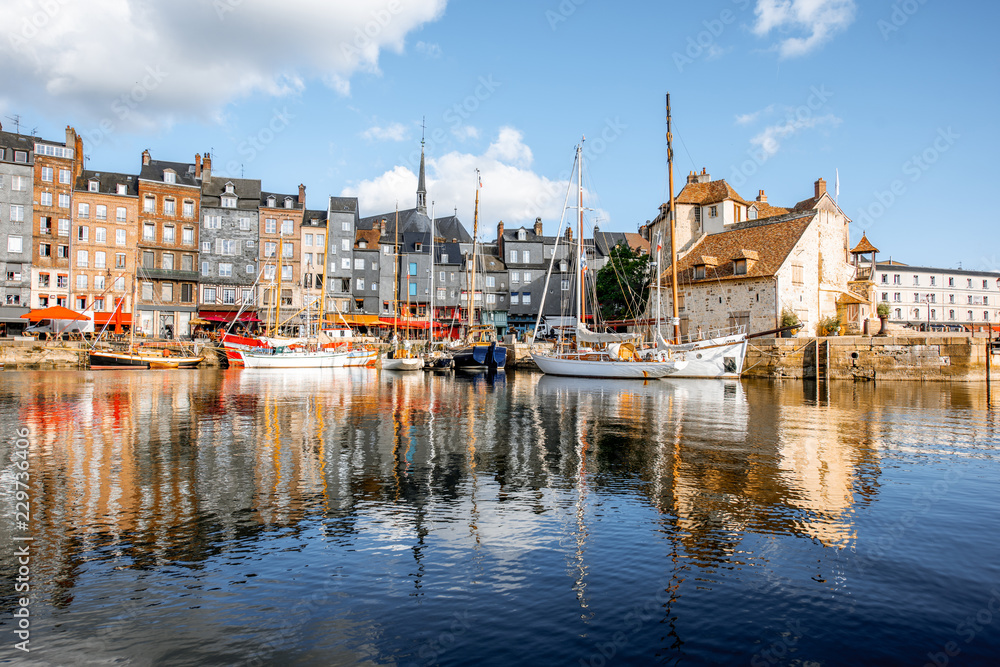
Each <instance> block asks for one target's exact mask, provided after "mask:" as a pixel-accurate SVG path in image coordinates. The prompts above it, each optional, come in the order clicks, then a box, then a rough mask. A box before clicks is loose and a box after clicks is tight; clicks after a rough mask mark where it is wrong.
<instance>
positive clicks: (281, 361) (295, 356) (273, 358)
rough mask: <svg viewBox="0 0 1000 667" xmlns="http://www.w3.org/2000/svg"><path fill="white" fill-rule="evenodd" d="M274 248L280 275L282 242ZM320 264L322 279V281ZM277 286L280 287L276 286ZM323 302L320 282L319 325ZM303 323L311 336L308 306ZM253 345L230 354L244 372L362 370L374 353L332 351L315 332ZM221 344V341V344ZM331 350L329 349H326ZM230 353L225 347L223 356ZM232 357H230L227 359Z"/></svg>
mask: <svg viewBox="0 0 1000 667" xmlns="http://www.w3.org/2000/svg"><path fill="white" fill-rule="evenodd" d="M279 246H281V247H279V248H278V269H277V271H276V274H277V275H278V277H279V281H280V275H281V253H282V250H283V246H284V240H283V239H281V240H280V243H279ZM325 269H326V267H325V264H324V277H325ZM279 285H280V283H279ZM272 289H274V292H275V293H276V295H275V329H277V323H278V320H279V319H280V317H279V314H280V304H281V302H280V298H281V296H280V288H272ZM325 298H326V280H323V290H322V292H321V295H320V322H322V311H323V307H322V304H323V300H324V299H325ZM305 310H306V322H307V326H308V327H309V328H310V330H309V331H307V332H306V333H307V334H311V333H312V331H311V328H312V317H311V313H310V310H309V304H308V303H307V305H306V309H305ZM256 341H257V345H256V346H254V347H250V348H249V349H247V348H244V349H240V350H233V351H232V353H233V356H236V355H238V356H239V358H240V361H241V362H242V364H243V367H244V368H343V367H345V366H365V365H367V364H368V363H370V362H372V361H373V360H374V359H375V357H376V355H377V352H376V351H375V350H373V349H367V348H365V347H359V348H354V347H347V348H343V349H332V346H333V345H334V340H333V339H332V338H330V336H328V335H327V334H326V333H324V332H323V331H322V329H321V330H320V331H319V333H318V334H317V335H316V336H315V337H314V336H311V335H307V336H305V337H300V338H278V337H274V336H271V337H268V336H264V337H261V338H258V339H256ZM224 344H225V341H224ZM326 346H331V347H326ZM229 354H230V350H229V348H228V347H227V355H229ZM231 358H232V357H230V359H231Z"/></svg>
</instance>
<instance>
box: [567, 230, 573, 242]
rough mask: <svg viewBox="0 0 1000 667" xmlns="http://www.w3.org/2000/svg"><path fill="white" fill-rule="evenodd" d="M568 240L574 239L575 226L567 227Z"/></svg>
mask: <svg viewBox="0 0 1000 667" xmlns="http://www.w3.org/2000/svg"><path fill="white" fill-rule="evenodd" d="M566 240H567V241H572V240H573V228H572V227H567V228H566Z"/></svg>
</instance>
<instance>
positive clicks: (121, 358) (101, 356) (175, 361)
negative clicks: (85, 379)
mask: <svg viewBox="0 0 1000 667" xmlns="http://www.w3.org/2000/svg"><path fill="white" fill-rule="evenodd" d="M203 360H204V357H164V356H162V355H152V354H134V353H128V352H99V351H96V350H95V351H92V352H91V353H90V366H91V368H93V367H96V366H108V367H115V368H150V367H153V368H194V367H195V366H197V365H198V364H200V363H201V362H202V361H203Z"/></svg>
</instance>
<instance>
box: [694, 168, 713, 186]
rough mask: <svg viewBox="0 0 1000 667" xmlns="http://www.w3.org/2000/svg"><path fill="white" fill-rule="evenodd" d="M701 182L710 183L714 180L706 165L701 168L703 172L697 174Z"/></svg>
mask: <svg viewBox="0 0 1000 667" xmlns="http://www.w3.org/2000/svg"><path fill="white" fill-rule="evenodd" d="M696 178H697V179H698V182H699V183H708V182H709V181H711V180H712V175H711V174H709V173H708V171H707V170H706V169H705V167H702V168H701V173H700V174H698V175H697V176H696Z"/></svg>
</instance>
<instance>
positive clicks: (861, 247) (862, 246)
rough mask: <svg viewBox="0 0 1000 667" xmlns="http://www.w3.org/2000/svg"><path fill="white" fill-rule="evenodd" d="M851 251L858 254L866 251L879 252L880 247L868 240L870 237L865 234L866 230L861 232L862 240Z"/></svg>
mask: <svg viewBox="0 0 1000 667" xmlns="http://www.w3.org/2000/svg"><path fill="white" fill-rule="evenodd" d="M851 252H852V253H858V254H861V253H866V252H878V248H876V247H875V246H873V245H872V244H871V241H869V240H868V237H867V236H865V233H864V232H861V240H860V241H858V245H856V246H854V247H853V248H852V249H851Z"/></svg>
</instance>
